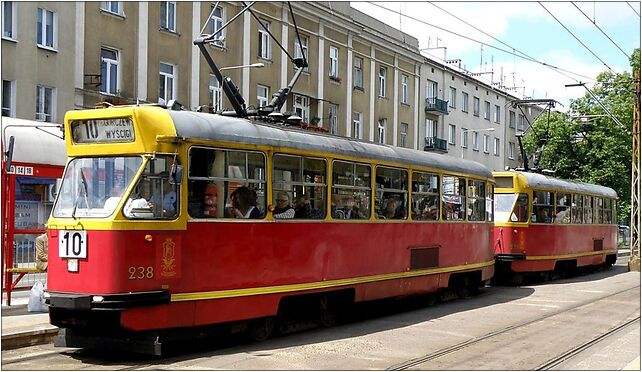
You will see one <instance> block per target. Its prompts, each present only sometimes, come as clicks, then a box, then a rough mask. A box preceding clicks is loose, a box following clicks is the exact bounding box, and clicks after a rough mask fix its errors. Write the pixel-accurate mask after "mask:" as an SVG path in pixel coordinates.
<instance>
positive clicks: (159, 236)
mask: <svg viewBox="0 0 642 372" xmlns="http://www.w3.org/2000/svg"><path fill="white" fill-rule="evenodd" d="M114 128H118V130H121V131H122V133H121V134H122V135H121V136H120V137H118V139H117V140H114V139H113V138H115V137H113V136H112V137H111V139H110V136H111V134H108V133H110V132H109V131H111V130H114ZM65 132H66V136H65V137H66V141H67V149H68V156H69V159H70V160H69V162H68V164H67V168H66V171H65V176H64V179H63V183H62V186H61V192H60V194H59V196H58V199H57V200H56V205H55V206H54V210H53V213H52V217H51V218H50V220H49V225H48V226H49V232H48V233H49V256H50V258H49V270H48V297H49V298H48V303H49V305H50V317H51V322H52V324H54V325H56V326H58V327H60V328H62V329H64V330H63V331H61V334H60V335H59V336H58V337H57V339H56V345H57V346H71V347H104V345H112V347H119V346H121V347H125V348H127V349H129V350H134V349H136V350H138V351H142V352H147V353H152V354H160V353H161V350H162V343H163V337H164V336H166V335H169V334H170V333H172V334H173V333H178V334H181V332H186V331H190V330H192V328H193V327H199V326H208V325H213V324H221V323H225V322H236V321H246V323H247V324H248V328H252V327H255V326H256V327H258V329H259V331H260V330H261V327H263V330H265V331H266V332H267V333H269V327H270V321H269V320H270V319H274V317H275V316H276V315H277V314H278V313H279V311H280V310H281V307H282V306H283V301H284V300H287V299H298V298H308V297H310V296H312V298H314V299H315V301H316V300H318V302H319V306H320V308H321V309H320V312H321V314H322V315H323V314H325V313H324V309H326V310H327V306H328V302H331V301H335V300H336V301H338V299H341V300H347V301H349V302H360V301H368V300H375V299H382V298H392V297H400V296H407V295H414V294H421V293H434V292H436V291H438V290H440V289H444V288H454V287H458V286H461V287H468V288H470V287H474V288H477V287H479V286H483V285H484V284H485V283H486V282H487V281H489V280H490V278H491V277H492V275H493V273H494V254H493V250H492V242H493V236H492V228H493V226H492V210H493V209H492V182H493V181H492V177H491V176H492V174H491V173H490V172H489V171H488V170H487V169H486V168H484V167H483V166H482V165H480V164H478V163H475V162H471V161H464V160H459V159H454V158H450V157H443V156H440V155H435V154H430V153H425V152H420V151H414V150H408V149H400V148H395V147H391V146H386V145H378V144H373V143H367V142H362V141H352V140H349V139H345V138H338V137H333V136H328V135H318V134H311V133H308V132H305V131H302V130H294V129H287V128H283V127H278V126H273V125H269V124H260V123H254V122H250V121H248V120H243V119H235V118H229V117H222V116H219V115H211V114H201V113H193V112H185V111H171V110H166V109H164V108H160V107H155V106H136V107H112V108H108V109H97V110H85V111H73V112H69V113H67V115H66V118H65ZM297 164H299V165H297ZM177 165H178V166H177ZM288 167H289V168H288ZM342 169H347V170H345V171H344V170H342ZM297 172H298V173H297ZM395 174H398V175H400V176H399V177H393V176H391V175H395ZM143 179H145V182H147V181H149V184H150V186H149V187H150V188H151V191H152V192H151V194H154V195H156V194H158V191H159V190H170V189H171V190H173V191H168V192H165V195H164V196H163V199H161V200H158V199H157V201H156V202H155V203H149V204H147V205H148V206H149V208H148V209H145V208H147V207H145V208H142V209H141V208H139V209H136V208H130V207H129V206H130V205H131V204H130V203H132V200H133V199H136V197H137V196H135V194H136V193H137V192H138V193H140V191H137V190H138V187H139V186H140V185H142V184H143ZM422 180H428V181H422ZM206 185H207V186H211V185H214V186H216V187H217V190H218V199H217V202H216V203H217V204H216V206H217V209H216V210H217V212H216V213H218V214H217V215H215V216H213V217H204V216H202V215H199V214H198V213H200V212H195V209H194V207H195V205H196V201H197V200H199V199H201V197H202V195H204V193H205V192H206V191H205V190H206ZM240 185H241V186H240ZM243 185H249V186H250V187H252V188H253V192H254V195H255V196H256V198H257V199H256V200H258V201H257V203H256V208H257V209H260V211H261V213H262V217H261V218H260V219H233V218H228V216H227V215H226V214H225V213H227V210H228V208H229V207H228V203H229V202H230V200H231V199H234V198H237V197H238V195H237V196H235V191H234V190H235V189H240V187H242V186H243ZM119 186H124V191H121V190H120V188H119ZM172 188H173V189H172ZM278 190H281V191H278ZM172 192H174V193H175V194H173V195H174V196H173V199H171V200H175V201H174V204H173V206H174V207H175V208H176V210H175V211H173V212H170V213H171V214H170V215H168V214H167V213H168V212H169V209H171V206H170V207H169V208H165V205H166V204H165V202H166V199H165V198H166V197H167V198H170V197H169V196H167V195H170V194H171V193H172ZM284 194H287V195H286V196H288V197H292V198H291V200H294V199H295V198H297V203H298V201H299V200H301V199H306V198H310V199H311V200H312V207H311V208H313V209H315V210H318V211H320V214H318V217H309V218H293V219H277V218H276V217H275V215H276V213H275V212H274V206H273V205H271V201H273V200H275V198H276V197H277V196H279V195H284ZM63 195H65V196H63ZM337 195H339V196H341V197H343V198H344V200H350V199H357V200H359V201H360V204H359V207H360V208H361V210H362V212H360V213H361V217H360V219H350V220H347V219H339V218H338V217H335V215H334V212H332V211H333V210H334V209H335V208H338V207H339V206H338V205H335V199H336V200H338V199H339V198H338V197H336V196H337ZM110 196H111V197H110ZM113 198H115V199H114V200H116V201H115V202H114V203H113V204H112V206H111V207H108V206H107V205H108V204H109V203H110V200H111V199H113ZM98 199H100V203H99V204H98V202H96V201H94V200H98ZM104 199H106V201H104V205H103V200H104ZM149 200H154V196H150V199H149ZM234 200H236V199H234ZM390 200H393V201H394V203H396V204H394V203H392V202H390ZM404 200H405V202H404ZM386 201H387V202H388V204H386V206H385V208H388V205H389V204H391V203H392V205H393V206H394V205H398V206H399V207H398V208H397V210H396V212H397V213H398V214H397V215H396V216H392V215H390V216H389V217H388V218H387V219H384V217H385V214H384V213H385V210H384V207H383V205H384V202H386ZM428 201H432V202H434V203H436V206H437V208H438V209H437V210H436V211H437V214H436V217H426V216H428V214H422V211H424V210H427V209H428V207H427V204H428ZM457 203H459V204H457ZM159 205H163V208H162V209H161V210H160V212H159V211H158V210H157V208H158V207H159ZM466 207H468V208H466ZM110 208H111V209H110ZM422 208H423V209H422ZM391 209H392V208H391ZM356 210H357V209H353V211H356ZM467 210H468V211H469V213H471V212H470V211H472V213H473V214H469V213H466V211H467ZM440 211H441V213H439V212H440ZM297 213H298V212H297ZM354 213H356V212H354ZM422 216H423V217H422ZM306 296H307V297H306ZM257 324H258V326H257ZM132 340H138V341H135V342H134V341H132ZM140 340H143V341H140Z"/></svg>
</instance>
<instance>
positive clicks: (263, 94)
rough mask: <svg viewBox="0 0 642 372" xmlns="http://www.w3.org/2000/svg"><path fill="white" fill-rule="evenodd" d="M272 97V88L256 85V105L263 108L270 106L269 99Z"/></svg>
mask: <svg viewBox="0 0 642 372" xmlns="http://www.w3.org/2000/svg"><path fill="white" fill-rule="evenodd" d="M269 96H270V88H268V87H266V86H265V85H260V84H257V85H256V105H257V107H263V106H267V105H268V103H269V102H268V97H269Z"/></svg>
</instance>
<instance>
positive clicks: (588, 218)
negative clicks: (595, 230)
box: [583, 195, 593, 224]
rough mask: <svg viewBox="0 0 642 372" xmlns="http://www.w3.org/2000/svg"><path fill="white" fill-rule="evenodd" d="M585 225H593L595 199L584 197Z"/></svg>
mask: <svg viewBox="0 0 642 372" xmlns="http://www.w3.org/2000/svg"><path fill="white" fill-rule="evenodd" d="M583 205H584V223H587V224H592V223H593V197H592V196H588V195H584V203H583Z"/></svg>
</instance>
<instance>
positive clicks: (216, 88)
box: [209, 75, 223, 112]
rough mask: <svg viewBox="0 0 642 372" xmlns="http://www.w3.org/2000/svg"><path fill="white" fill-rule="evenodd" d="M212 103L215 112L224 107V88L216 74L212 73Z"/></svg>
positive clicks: (210, 87)
mask: <svg viewBox="0 0 642 372" xmlns="http://www.w3.org/2000/svg"><path fill="white" fill-rule="evenodd" d="M209 92H210V105H212V108H213V109H214V111H215V112H217V111H220V110H222V109H223V89H221V86H220V84H219V83H218V79H217V78H216V76H214V75H210V86H209Z"/></svg>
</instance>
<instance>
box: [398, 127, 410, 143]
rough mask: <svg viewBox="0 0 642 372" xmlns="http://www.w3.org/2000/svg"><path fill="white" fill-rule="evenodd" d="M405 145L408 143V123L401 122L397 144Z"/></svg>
mask: <svg viewBox="0 0 642 372" xmlns="http://www.w3.org/2000/svg"><path fill="white" fill-rule="evenodd" d="M407 145H408V124H406V123H401V133H400V138H399V146H401V147H406V146H407Z"/></svg>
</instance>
